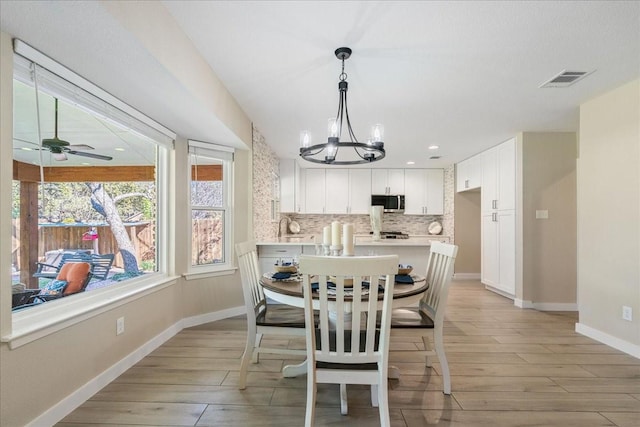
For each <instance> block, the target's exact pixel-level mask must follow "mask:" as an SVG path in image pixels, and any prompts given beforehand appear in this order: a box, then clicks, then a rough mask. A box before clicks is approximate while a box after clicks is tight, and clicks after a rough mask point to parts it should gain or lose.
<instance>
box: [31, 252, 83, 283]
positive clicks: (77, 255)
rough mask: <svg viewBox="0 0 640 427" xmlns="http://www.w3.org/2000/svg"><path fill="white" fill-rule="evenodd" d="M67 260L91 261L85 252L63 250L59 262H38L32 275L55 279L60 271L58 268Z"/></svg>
mask: <svg viewBox="0 0 640 427" xmlns="http://www.w3.org/2000/svg"><path fill="white" fill-rule="evenodd" d="M58 257H59V254H58V255H57V256H56V257H55V258H54V261H55V260H56V259H58ZM47 261H48V260H47ZM67 262H91V256H90V255H89V254H88V253H87V252H64V253H62V256H61V257H60V262H59V263H58V264H54V263H53V262H51V261H49V262H38V263H36V264H37V269H36V272H35V273H34V274H33V277H38V278H40V277H41V278H45V279H55V278H56V276H57V275H58V274H59V273H60V269H61V268H62V266H63V265H65V264H66V263H67Z"/></svg>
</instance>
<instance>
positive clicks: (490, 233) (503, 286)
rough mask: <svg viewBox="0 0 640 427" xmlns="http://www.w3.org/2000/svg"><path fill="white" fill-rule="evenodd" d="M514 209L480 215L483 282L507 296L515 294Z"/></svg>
mask: <svg viewBox="0 0 640 427" xmlns="http://www.w3.org/2000/svg"><path fill="white" fill-rule="evenodd" d="M515 218H516V216H515V211H513V210H505V211H501V212H492V213H488V214H483V215H482V256H481V263H482V273H481V281H482V283H484V284H485V285H488V286H491V287H492V288H494V289H496V290H498V291H501V292H503V293H505V294H507V295H509V296H513V295H515V291H516V283H515V282H516V274H515V251H516V244H515V243H516V238H515V231H516V221H515Z"/></svg>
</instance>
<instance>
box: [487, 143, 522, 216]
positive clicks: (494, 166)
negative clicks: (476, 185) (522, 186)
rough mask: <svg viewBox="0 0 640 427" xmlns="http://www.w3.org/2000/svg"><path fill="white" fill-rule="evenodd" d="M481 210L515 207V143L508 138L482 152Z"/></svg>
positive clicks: (488, 210) (489, 210)
mask: <svg viewBox="0 0 640 427" xmlns="http://www.w3.org/2000/svg"><path fill="white" fill-rule="evenodd" d="M481 199H482V200H481V206H482V211H483V212H485V213H486V212H491V211H498V210H500V211H502V210H510V209H515V207H516V206H515V201H516V144H515V139H510V140H508V141H506V142H503V143H502V144H500V145H498V146H496V147H493V148H491V149H489V150H487V151H485V152H483V153H482V196H481Z"/></svg>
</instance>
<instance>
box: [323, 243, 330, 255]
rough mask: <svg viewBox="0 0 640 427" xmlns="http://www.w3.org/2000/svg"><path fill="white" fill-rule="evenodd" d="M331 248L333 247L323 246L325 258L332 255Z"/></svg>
mask: <svg viewBox="0 0 640 427" xmlns="http://www.w3.org/2000/svg"><path fill="white" fill-rule="evenodd" d="M330 248H331V246H329V245H322V251H323V254H324V256H329V255H331V249H330Z"/></svg>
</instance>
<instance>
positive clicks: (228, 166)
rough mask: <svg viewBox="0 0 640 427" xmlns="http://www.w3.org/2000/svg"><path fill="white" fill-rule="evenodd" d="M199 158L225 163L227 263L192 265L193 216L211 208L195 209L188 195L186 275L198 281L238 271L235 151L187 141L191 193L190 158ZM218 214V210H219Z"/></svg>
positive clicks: (200, 207)
mask: <svg viewBox="0 0 640 427" xmlns="http://www.w3.org/2000/svg"><path fill="white" fill-rule="evenodd" d="M192 154H197V155H202V156H205V157H210V158H214V159H216V160H220V161H221V162H222V182H223V191H222V193H223V197H222V209H223V210H224V237H223V239H224V247H223V251H224V262H222V263H218V264H206V265H193V264H192V259H193V253H192V248H193V233H192V232H191V227H192V222H191V221H192V212H193V210H194V209H198V210H202V209H207V208H209V207H206V206H204V207H203V206H193V205H192V204H191V194H189V213H188V224H189V225H188V227H189V228H188V229H189V236H190V238H189V243H188V248H189V249H188V261H187V262H188V266H189V267H188V273H187V274H186V275H185V277H186V278H187V280H190V279H197V278H201V277H206V276H210V275H217V274H229V273H230V272H232V271H233V270H234V269H235V267H234V263H233V259H232V257H233V250H232V249H233V216H234V215H233V162H234V149H233V148H231V147H226V146H223V145H218V144H213V143H207V142H201V141H194V140H189V141H188V159H189V160H188V166H187V171H188V172H187V177H188V189H189V192H191V183H192V182H193V181H192V179H191V168H192V166H193V165H192V163H191V155H192ZM216 210H219V208H216Z"/></svg>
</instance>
